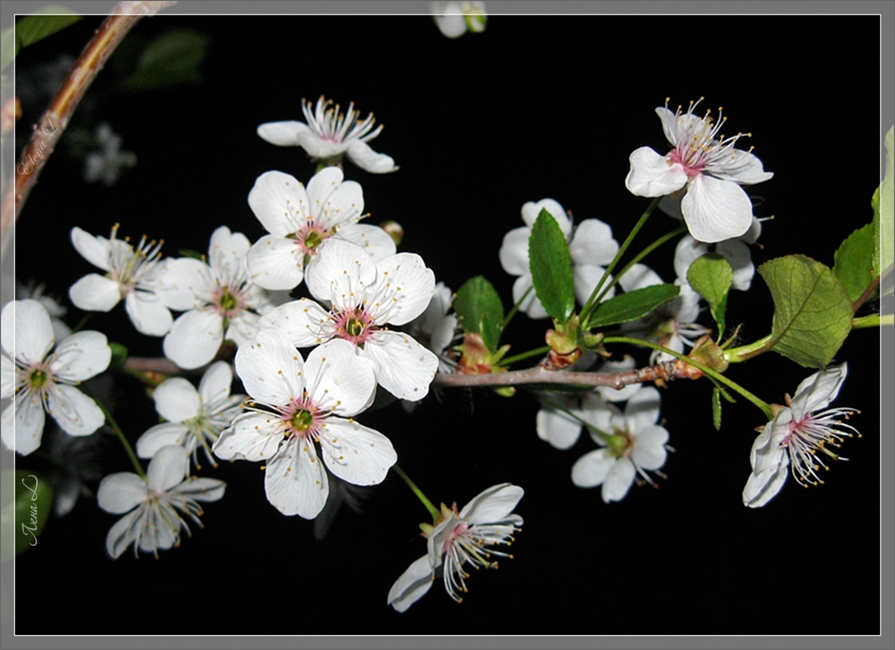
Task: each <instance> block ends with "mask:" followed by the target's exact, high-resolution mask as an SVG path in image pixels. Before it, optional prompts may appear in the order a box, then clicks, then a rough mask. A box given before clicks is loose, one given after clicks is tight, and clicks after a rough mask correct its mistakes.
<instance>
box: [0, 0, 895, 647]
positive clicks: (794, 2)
mask: <svg viewBox="0 0 895 650" xmlns="http://www.w3.org/2000/svg"><path fill="white" fill-rule="evenodd" d="M46 4H49V2H47V1H17V2H13V1H9V2H5V3H4V4H3V6H2V13H0V29H3V28H5V27H7V26H10V25H12V24H13V23H14V15H15V14H23V13H29V12H31V11H34V10H35V9H36V8H39V7H41V6H44V5H46ZM63 4H65V5H67V6H69V7H72V8H73V9H76V10H77V11H79V12H80V13H83V14H98V15H102V14H106V13H108V12H110V11H111V9H112V8H113V7H114V6H115V3H114V2H92V1H80V0H68V1H67V2H64V3H63ZM486 9H487V11H488V13H489V15H498V14H513V13H526V14H566V13H585V14H601V13H602V14H610V13H615V14H632V13H634V14H641V13H662V14H682V13H683V14H686V13H691V14H812V15H813V14H876V15H880V16H881V33H880V39H881V43H882V53H881V61H880V83H881V87H882V103H881V106H880V118H881V123H880V142H882V136H883V135H884V134H885V132H886V131H887V130H888V128H889V126H891V124H892V122H893V115H895V83H893V80H895V75H893V67H895V66H893V61H895V0H868V1H865V0H851V1H849V2H845V1H843V0H825V1H823V0H822V1H815V2H810V3H808V2H800V1H798V0H778V1H774V2H770V1H738V2H737V1H734V2H724V3H719V2H710V1H702V0H685V1H678V0H670V1H661V2H659V1H656V0H629V1H627V2H621V1H619V0H558V1H557V0H553V1H551V2H549V3H548V2H546V1H545V0H486ZM428 11H429V2H426V1H416V0H413V1H403V0H377V1H376V2H370V1H362V0H330V1H320V0H313V1H311V0H296V1H291V2H290V1H284V0H265V1H264V2H253V3H251V4H248V3H246V2H242V1H239V0H218V1H216V2H214V3H210V2H205V3H200V2H196V1H195V0H186V1H181V2H179V3H178V4H176V5H174V6H172V7H170V8H168V9H166V10H165V13H174V14H302V13H305V14H314V13H321V14H339V13H344V14H350V13H360V14H427V13H428ZM6 95H7V93H4V94H3V96H2V97H0V102H5V100H6ZM10 153H11V152H7V151H4V152H3V156H4V160H3V161H2V162H3V169H4V170H7V169H12V168H13V167H14V165H15V160H13V159H12V158H11V157H10V159H8V160H7V159H6V158H7V157H9V156H10ZM880 155H881V159H882V155H883V152H882V148H881V153H880ZM12 236H13V237H14V234H13V235H12ZM14 259H15V257H14V254H13V253H10V254H8V255H7V256H6V259H5V260H4V262H8V263H9V264H14ZM4 266H7V265H6V264H4ZM5 274H6V272H4V275H5ZM880 346H881V355H882V366H881V374H880V396H881V397H882V394H883V391H885V393H886V394H889V395H891V388H892V386H893V385H895V327H888V328H880ZM884 387H885V388H884ZM886 389H887V390H886ZM880 403H881V409H882V423H883V424H881V432H886V431H888V432H891V431H893V430H895V404H893V402H892V400H883V399H881V400H880ZM880 444H881V452H882V455H881V458H880V472H881V474H882V482H881V494H880V497H881V500H880V502H881V504H886V503H890V504H891V503H895V476H893V473H892V472H888V473H887V472H883V471H882V470H883V459H885V460H888V461H893V458H895V439H893V436H892V435H888V436H886V435H883V436H881V441H880ZM12 463H13V458H12V455H11V454H9V453H8V452H6V451H5V450H3V451H2V453H0V466H2V467H3V468H8V467H12ZM892 466H895V462H890V464H889V467H892ZM881 517H882V524H883V525H882V528H881V540H880V542H881V549H882V558H881V560H882V564H881V567H882V571H881V576H880V578H881V589H882V593H881V611H880V618H881V632H882V634H881V635H880V636H863V637H846V636H837V637H767V636H763V637H762V636H755V637H709V636H706V637H610V636H607V637H603V636H594V637H571V636H555V637H550V636H544V637H512V638H495V637H470V636H459V637H409V636H404V637H383V636H379V637H300V636H299V637H258V638H255V637H245V638H243V637H15V636H13V631H12V630H10V629H0V644H2V646H3V647H4V648H9V649H13V648H124V647H129V648H166V649H168V648H172V647H190V648H231V647H232V648H239V647H243V646H245V645H246V644H247V641H246V640H245V639H248V638H251V639H252V640H251V644H252V647H256V648H299V647H301V648H379V647H382V648H422V647H425V648H477V647H487V648H494V649H496V648H543V647H555V648H591V647H595V646H597V645H599V646H601V647H606V648H609V647H612V648H758V647H763V648H799V647H809V646H810V647H812V648H847V647H850V648H892V647H895V621H893V618H892V617H891V616H885V615H884V614H885V613H891V612H892V611H893V610H895V600H893V587H895V526H893V521H895V516H893V513H892V511H891V510H888V509H882V511H881ZM12 564H13V563H11V562H10V563H6V564H4V565H3V566H2V567H0V582H2V585H0V586H2V587H3V588H4V589H5V585H8V584H12V581H11V580H9V579H7V576H9V578H11V577H12V574H13V570H12V569H13V567H12ZM11 595H12V600H13V602H14V594H11ZM6 597H7V595H4V598H6ZM6 605H7V606H8V605H9V603H6ZM175 639H177V641H175ZM175 643H176V644H177V645H174V644H175Z"/></svg>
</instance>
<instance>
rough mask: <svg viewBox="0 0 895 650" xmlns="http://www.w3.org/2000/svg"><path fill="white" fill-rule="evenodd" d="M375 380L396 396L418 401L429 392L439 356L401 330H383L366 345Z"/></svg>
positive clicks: (365, 350) (365, 349) (365, 348)
mask: <svg viewBox="0 0 895 650" xmlns="http://www.w3.org/2000/svg"><path fill="white" fill-rule="evenodd" d="M364 352H365V353H366V355H367V358H369V359H370V361H372V362H373V366H374V368H375V370H376V381H377V382H379V384H380V385H381V386H382V387H383V388H385V389H386V390H387V391H388V392H390V393H391V394H392V395H394V396H395V397H398V398H400V399H406V400H408V401H410V402H416V401H418V400H421V399H423V398H424V397H425V396H426V394H427V393H428V392H429V384H431V383H432V379H433V378H434V377H435V372H436V371H437V370H438V357H436V356H435V355H434V354H433V353H432V352H431V351H430V350H427V349H426V348H424V347H423V346H422V345H420V344H419V343H417V342H416V340H414V339H413V338H411V337H410V336H408V335H407V334H404V333H402V332H394V331H385V330H383V331H380V332H377V333H376V336H375V338H373V339H371V340H369V341H367V342H366V344H365V345H364Z"/></svg>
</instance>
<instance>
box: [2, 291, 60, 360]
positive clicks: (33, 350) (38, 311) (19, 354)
mask: <svg viewBox="0 0 895 650" xmlns="http://www.w3.org/2000/svg"><path fill="white" fill-rule="evenodd" d="M2 326H3V348H4V349H5V350H6V351H7V353H9V355H10V356H13V357H15V358H16V359H18V360H19V361H24V362H25V364H27V365H31V364H34V363H41V362H42V361H43V360H44V358H46V356H47V353H49V351H50V350H52V349H53V344H54V343H55V342H56V341H55V339H54V337H53V325H52V323H51V322H50V315H49V314H48V313H47V309H46V307H44V306H43V305H42V304H40V303H39V302H38V301H37V300H13V301H11V302H9V303H7V304H6V306H5V307H4V308H3V318H2Z"/></svg>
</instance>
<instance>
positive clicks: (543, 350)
mask: <svg viewBox="0 0 895 650" xmlns="http://www.w3.org/2000/svg"><path fill="white" fill-rule="evenodd" d="M548 352H550V346H549V345H545V346H543V347H540V348H535V349H534V350H529V351H528V352H521V353H519V354H517V355H515V356H512V357H507V358H506V359H501V360H500V361H499V362H498V364H497V365H498V366H509V365H510V364H513V363H516V362H517V361H523V360H525V359H530V358H531V357H539V356H541V355H544V354H547V353H548Z"/></svg>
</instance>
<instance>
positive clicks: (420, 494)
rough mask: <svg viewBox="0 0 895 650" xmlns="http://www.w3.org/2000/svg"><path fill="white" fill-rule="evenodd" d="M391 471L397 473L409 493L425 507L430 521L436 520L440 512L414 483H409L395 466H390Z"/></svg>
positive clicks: (407, 478)
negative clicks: (405, 484)
mask: <svg viewBox="0 0 895 650" xmlns="http://www.w3.org/2000/svg"><path fill="white" fill-rule="evenodd" d="M392 469H393V470H395V472H397V474H398V476H400V477H401V479H402V480H403V481H404V482H405V483H407V487H409V488H410V490H411V492H413V493H414V494H415V495H416V498H417V499H419V500H420V501H421V502H422V503H423V505H424V506H426V510H428V511H429V514H430V515H432V519H433V520H435V519H437V518H438V515H439V514H441V512H440V511H439V510H438V508H436V507H435V506H433V505H432V502H431V501H429V499H427V498H426V495H425V494H423V491H422V490H420V489H419V488H418V487H417V486H416V483H414V482H413V481H411V480H410V477H409V476H407V474H405V473H404V470H403V469H401V468H400V467H399V466H398V465H397V464H395V465H392Z"/></svg>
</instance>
